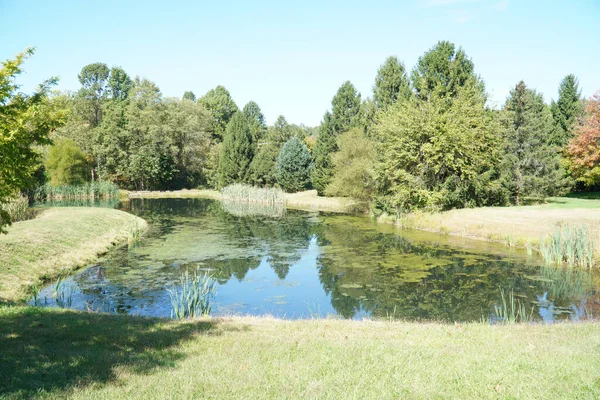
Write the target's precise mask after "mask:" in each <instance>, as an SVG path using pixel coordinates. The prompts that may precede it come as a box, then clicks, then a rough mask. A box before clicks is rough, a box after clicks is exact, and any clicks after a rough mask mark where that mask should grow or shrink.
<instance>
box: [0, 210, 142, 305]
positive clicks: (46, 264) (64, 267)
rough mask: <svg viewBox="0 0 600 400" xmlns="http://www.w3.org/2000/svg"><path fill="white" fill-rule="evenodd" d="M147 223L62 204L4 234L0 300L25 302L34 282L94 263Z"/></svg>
mask: <svg viewBox="0 0 600 400" xmlns="http://www.w3.org/2000/svg"><path fill="white" fill-rule="evenodd" d="M146 226H147V224H146V222H145V221H144V220H143V219H141V218H138V217H136V216H134V215H131V214H128V213H125V212H122V211H119V210H113V209H108V208H84V207H59V208H50V209H46V210H44V211H42V212H41V213H40V214H39V215H38V216H37V217H36V218H35V219H32V220H28V221H22V222H17V223H15V224H13V225H12V226H11V227H9V229H8V234H7V235H0V301H11V302H14V301H21V300H24V299H25V298H26V297H27V292H28V289H29V287H30V286H31V285H33V284H36V283H39V282H40V281H41V280H44V279H50V278H53V277H55V276H57V274H59V273H61V272H63V271H65V272H66V271H69V270H72V269H73V268H75V267H79V266H82V265H85V264H86V263H89V262H92V261H93V260H94V259H95V258H96V257H97V256H98V255H99V254H101V253H104V252H106V251H107V250H108V249H109V248H110V247H112V246H113V245H115V244H117V243H122V242H126V241H127V239H128V237H129V236H130V235H131V233H132V232H133V231H135V230H136V229H141V230H143V229H145V228H146Z"/></svg>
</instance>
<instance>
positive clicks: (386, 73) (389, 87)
mask: <svg viewBox="0 0 600 400" xmlns="http://www.w3.org/2000/svg"><path fill="white" fill-rule="evenodd" d="M410 95H411V91H410V86H409V80H408V77H407V76H406V70H405V68H404V64H403V63H402V62H401V61H399V60H398V58H397V57H388V58H387V59H386V60H385V63H383V65H382V66H381V67H379V70H377V77H376V78H375V86H374V87H373V100H374V101H375V104H377V107H379V108H387V107H388V106H390V105H392V104H394V103H396V102H397V101H398V99H405V98H407V97H409V96H410Z"/></svg>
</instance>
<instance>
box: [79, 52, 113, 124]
mask: <svg viewBox="0 0 600 400" xmlns="http://www.w3.org/2000/svg"><path fill="white" fill-rule="evenodd" d="M109 74H110V70H109V69H108V67H107V66H106V64H103V63H94V64H89V65H86V66H85V67H83V68H82V69H81V72H80V73H79V76H78V78H79V83H81V86H82V87H81V89H79V93H78V94H79V97H80V98H81V99H83V101H84V105H85V107H82V109H81V111H82V112H83V118H84V119H85V120H86V121H87V122H88V123H89V124H90V125H91V127H93V128H95V127H97V126H98V125H99V124H100V119H101V118H102V101H103V100H104V98H105V96H106V91H107V80H108V76H109Z"/></svg>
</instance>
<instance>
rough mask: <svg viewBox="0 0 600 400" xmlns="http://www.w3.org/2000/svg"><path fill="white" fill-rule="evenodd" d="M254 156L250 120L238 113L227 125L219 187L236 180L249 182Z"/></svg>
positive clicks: (220, 157) (221, 157)
mask: <svg viewBox="0 0 600 400" xmlns="http://www.w3.org/2000/svg"><path fill="white" fill-rule="evenodd" d="M253 156H254V145H253V143H252V134H251V133H250V127H249V126H248V120H247V118H246V117H245V116H244V114H242V113H236V114H234V116H233V117H232V118H231V121H230V122H229V124H228V125H227V130H226V132H225V138H224V140H223V145H222V146H221V153H220V155H219V187H220V188H222V187H225V186H227V185H229V184H231V183H235V182H248V181H249V178H250V163H251V162H252V158H253Z"/></svg>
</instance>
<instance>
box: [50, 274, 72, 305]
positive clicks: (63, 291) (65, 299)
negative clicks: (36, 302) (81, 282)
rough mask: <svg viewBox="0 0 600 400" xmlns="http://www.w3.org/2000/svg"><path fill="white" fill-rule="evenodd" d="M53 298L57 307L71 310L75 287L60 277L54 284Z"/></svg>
mask: <svg viewBox="0 0 600 400" xmlns="http://www.w3.org/2000/svg"><path fill="white" fill-rule="evenodd" d="M52 296H53V297H54V301H55V302H56V305H57V306H59V307H60V308H70V307H71V305H72V304H73V285H72V284H71V283H70V282H67V281H65V280H64V278H63V277H61V276H59V277H58V279H57V280H56V283H55V284H54V292H53V293H52Z"/></svg>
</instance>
